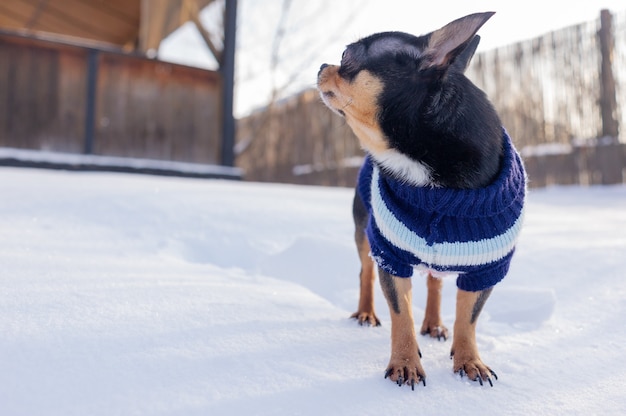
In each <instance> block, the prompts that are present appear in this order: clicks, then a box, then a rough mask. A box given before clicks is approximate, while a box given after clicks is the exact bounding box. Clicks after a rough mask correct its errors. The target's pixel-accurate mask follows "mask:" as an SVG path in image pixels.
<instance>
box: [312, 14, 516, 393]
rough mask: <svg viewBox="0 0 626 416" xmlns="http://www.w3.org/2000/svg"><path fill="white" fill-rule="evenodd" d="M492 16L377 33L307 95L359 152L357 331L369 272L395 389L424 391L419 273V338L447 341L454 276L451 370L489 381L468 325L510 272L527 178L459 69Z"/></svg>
mask: <svg viewBox="0 0 626 416" xmlns="http://www.w3.org/2000/svg"><path fill="white" fill-rule="evenodd" d="M493 14H494V13H492V12H489V13H476V14H472V15H469V16H465V17H463V18H460V19H458V20H455V21H453V22H451V23H449V24H447V25H446V26H444V27H443V28H441V29H439V30H436V31H434V32H432V33H429V34H427V35H423V36H420V37H416V36H412V35H409V34H406V33H401V32H385V33H378V34H374V35H371V36H368V37H366V38H363V39H361V40H359V41H358V42H355V43H353V44H351V45H349V46H348V47H347V48H346V50H345V51H344V53H343V56H342V59H341V65H340V66H333V65H327V64H324V65H322V66H321V68H320V71H319V73H318V82H317V84H318V89H319V91H320V95H321V97H322V100H323V101H324V103H325V104H326V105H327V106H328V107H329V108H330V109H332V110H333V111H335V112H336V113H337V114H339V115H340V116H342V117H344V118H345V120H346V122H347V123H348V125H349V126H350V127H351V129H352V131H353V132H354V133H355V135H356V136H357V137H358V139H359V142H360V144H361V146H362V147H363V148H364V150H365V151H366V154H367V155H366V158H365V162H364V164H363V166H362V167H361V170H360V173H359V179H358V184H357V189H356V195H355V198H354V205H353V215H354V221H355V227H356V231H355V240H356V245H357V249H358V253H359V257H360V260H361V272H360V280H361V289H360V300H359V306H358V310H357V312H356V313H355V314H354V315H352V317H353V318H356V319H357V320H358V322H359V323H360V324H369V325H372V326H378V325H380V321H379V320H378V318H377V317H376V314H375V312H374V298H373V293H374V286H373V285H374V280H375V265H376V266H377V268H378V275H379V278H380V282H381V286H382V289H383V293H384V294H385V297H386V299H387V303H388V305H389V310H390V314H391V359H390V361H389V365H388V367H387V369H386V371H385V378H390V379H391V380H392V381H394V382H396V383H397V384H398V385H400V386H401V385H403V384H407V385H410V386H411V388H412V389H414V386H415V384H416V383H423V385H424V386H425V385H426V373H425V372H424V369H423V368H422V364H421V360H420V359H421V352H420V350H419V347H418V344H417V340H416V333H415V332H416V331H415V325H414V322H413V311H412V307H411V279H410V277H411V276H412V274H413V271H414V269H418V270H421V271H423V272H425V273H426V274H427V292H428V298H427V301H426V309H425V316H424V321H423V323H422V326H421V331H420V332H421V334H423V335H430V336H431V337H435V338H437V339H440V340H441V339H442V340H446V339H447V338H448V330H447V329H446V327H445V326H444V325H443V322H442V320H441V312H440V309H441V308H440V305H441V288H442V280H441V278H442V277H443V276H445V275H449V274H454V275H457V276H458V277H457V280H456V282H457V287H458V290H457V300H456V319H455V323H454V332H453V341H452V349H451V356H452V357H453V370H454V372H455V373H460V375H461V376H463V375H467V376H468V377H469V378H470V379H471V380H474V381H478V382H480V384H481V385H482V384H483V381H486V382H488V383H489V384H490V385H491V386H493V381H492V378H493V379H495V380H497V376H496V373H495V372H494V371H493V370H491V368H489V367H488V366H487V365H485V364H484V363H483V361H482V360H481V358H480V356H479V354H478V348H477V345H476V332H475V329H476V321H477V318H478V316H479V314H480V312H481V310H482V308H483V305H484V304H485V302H486V301H487V298H488V297H489V295H490V294H491V291H492V288H493V286H494V285H495V284H496V283H498V282H499V281H500V280H502V279H503V278H504V276H505V275H506V273H507V272H508V269H509V264H510V261H511V257H512V255H513V252H514V250H515V243H516V240H517V237H518V234H519V231H520V228H521V224H522V218H523V204H524V197H525V191H526V174H525V172H524V168H523V164H522V161H521V159H520V157H519V155H518V153H517V152H516V151H515V148H514V147H513V144H512V143H511V139H510V138H509V136H508V134H507V133H506V131H505V130H504V128H503V127H502V123H501V121H500V119H499V117H498V115H497V113H496V111H495V110H494V108H493V106H492V105H491V103H490V102H489V100H488V99H487V97H486V96H485V94H484V93H483V92H482V91H481V90H480V89H478V88H477V87H476V86H475V85H474V84H472V83H471V81H469V80H468V79H467V78H466V77H465V75H464V74H463V72H464V71H465V69H466V67H467V66H468V64H469V61H470V59H471V58H472V56H473V55H474V52H475V50H476V47H477V46H478V42H479V41H480V38H479V36H478V35H476V32H477V31H478V29H479V28H480V27H481V26H482V25H483V24H484V23H485V22H486V21H487V20H488V19H489V18H490V17H491V16H492V15H493Z"/></svg>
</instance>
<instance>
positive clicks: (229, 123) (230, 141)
mask: <svg viewBox="0 0 626 416" xmlns="http://www.w3.org/2000/svg"><path fill="white" fill-rule="evenodd" d="M225 3H226V9H225V10H224V51H223V53H222V62H220V73H221V75H222V165H224V166H234V164H235V152H234V148H235V118H234V117H233V92H234V85H235V35H236V33H237V0H226V1H225Z"/></svg>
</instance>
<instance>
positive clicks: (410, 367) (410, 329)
mask: <svg viewBox="0 0 626 416" xmlns="http://www.w3.org/2000/svg"><path fill="white" fill-rule="evenodd" d="M378 275H379V276H380V284H381V287H382V289H383V292H384V293H385V298H386V299H387V303H388V304H389V314H390V315H391V358H390V359H389V365H388V366H387V370H386V371H385V378H390V379H391V380H392V381H394V382H396V383H398V385H399V386H401V385H402V384H408V385H410V386H411V388H414V387H415V383H423V384H424V386H425V385H426V373H425V372H424V369H423V368H422V363H421V360H420V357H421V354H420V351H419V346H418V345H417V339H416V336H415V324H414V322H413V309H412V307H411V297H412V294H411V279H410V278H405V277H396V276H393V275H391V274H389V273H387V272H385V271H384V270H382V269H380V268H379V269H378Z"/></svg>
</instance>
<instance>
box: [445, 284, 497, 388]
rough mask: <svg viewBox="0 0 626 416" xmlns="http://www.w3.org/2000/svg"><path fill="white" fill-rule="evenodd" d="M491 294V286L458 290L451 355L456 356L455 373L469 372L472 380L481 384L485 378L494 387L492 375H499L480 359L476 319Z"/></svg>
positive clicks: (468, 374) (495, 376)
mask: <svg viewBox="0 0 626 416" xmlns="http://www.w3.org/2000/svg"><path fill="white" fill-rule="evenodd" d="M490 294H491V288H489V289H485V290H483V291H482V292H466V291H464V290H461V289H459V290H458V291H457V296H456V320H455V322H454V339H453V341H452V351H451V353H450V355H451V356H452V357H453V358H454V372H455V373H460V374H461V377H462V376H463V375H464V374H467V376H468V377H469V379H470V380H474V381H476V380H478V382H479V383H480V384H481V385H482V384H483V380H485V381H487V382H489V384H490V385H491V386H492V387H493V382H492V381H491V377H492V376H493V377H494V378H495V379H496V380H497V379H498V376H497V375H496V373H494V372H493V371H492V370H491V369H490V368H489V367H487V366H486V365H485V364H484V363H483V361H482V360H481V359H480V356H479V355H478V346H477V345H476V321H477V320H478V316H479V315H480V311H481V310H482V308H483V306H484V305H485V302H486V301H487V298H489V295H490Z"/></svg>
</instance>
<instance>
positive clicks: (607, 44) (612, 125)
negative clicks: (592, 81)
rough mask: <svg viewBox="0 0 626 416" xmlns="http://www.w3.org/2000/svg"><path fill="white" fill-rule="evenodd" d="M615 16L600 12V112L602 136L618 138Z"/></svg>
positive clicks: (605, 11)
mask: <svg viewBox="0 0 626 416" xmlns="http://www.w3.org/2000/svg"><path fill="white" fill-rule="evenodd" d="M612 20H613V16H612V15H611V12H610V11H608V10H602V11H601V12H600V31H599V32H598V36H599V38H600V53H601V55H602V62H601V66H600V68H601V70H600V112H601V116H602V136H605V137H606V136H609V137H617V136H618V134H619V122H618V121H617V99H616V97H615V78H614V77H613V49H614V47H615V40H614V38H613V23H612Z"/></svg>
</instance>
